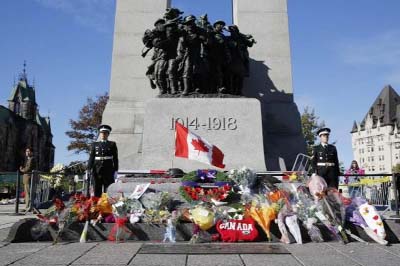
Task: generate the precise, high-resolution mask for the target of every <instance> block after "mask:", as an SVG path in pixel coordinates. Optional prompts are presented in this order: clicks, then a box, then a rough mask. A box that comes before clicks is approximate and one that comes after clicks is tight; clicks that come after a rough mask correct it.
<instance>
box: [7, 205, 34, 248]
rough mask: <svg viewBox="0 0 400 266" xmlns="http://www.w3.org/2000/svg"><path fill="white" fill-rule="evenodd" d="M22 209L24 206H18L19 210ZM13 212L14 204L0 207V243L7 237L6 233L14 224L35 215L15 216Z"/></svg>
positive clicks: (21, 214)
mask: <svg viewBox="0 0 400 266" xmlns="http://www.w3.org/2000/svg"><path fill="white" fill-rule="evenodd" d="M23 208H24V204H20V205H19V209H20V210H21V209H23ZM14 211H15V206H14V204H8V205H0V241H3V240H4V239H5V238H6V237H7V236H8V232H9V231H10V228H11V226H12V225H13V224H14V223H16V222H18V221H19V220H21V219H23V218H33V217H36V215H34V214H32V213H29V214H26V215H24V214H23V213H20V215H15V214H14Z"/></svg>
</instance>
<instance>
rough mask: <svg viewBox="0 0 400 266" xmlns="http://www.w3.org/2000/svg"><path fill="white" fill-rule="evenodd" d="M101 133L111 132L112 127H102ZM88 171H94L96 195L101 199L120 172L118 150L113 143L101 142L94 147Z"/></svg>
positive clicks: (97, 142)
mask: <svg viewBox="0 0 400 266" xmlns="http://www.w3.org/2000/svg"><path fill="white" fill-rule="evenodd" d="M98 129H99V132H108V134H109V133H110V132H111V127H110V126H108V125H101V126H100V127H99V128H98ZM88 170H89V171H92V174H93V181H94V195H95V196H96V197H100V196H101V194H102V192H103V187H104V192H107V188H108V186H109V185H111V184H112V183H114V173H116V172H117V171H118V150H117V145H116V143H115V142H113V141H109V140H100V141H96V142H94V143H93V145H92V149H91V151H90V157H89V161H88Z"/></svg>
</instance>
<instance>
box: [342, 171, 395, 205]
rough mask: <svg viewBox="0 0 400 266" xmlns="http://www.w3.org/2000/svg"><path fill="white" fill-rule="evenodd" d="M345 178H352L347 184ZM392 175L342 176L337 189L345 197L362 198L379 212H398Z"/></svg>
mask: <svg viewBox="0 0 400 266" xmlns="http://www.w3.org/2000/svg"><path fill="white" fill-rule="evenodd" d="M345 178H352V179H353V180H350V181H349V182H348V183H347V184H346V183H344V182H343V181H344V179H345ZM395 183H396V176H395V175H393V174H364V175H344V176H343V177H342V178H341V184H340V185H339V189H342V194H343V195H344V196H345V197H350V198H354V197H363V198H365V199H367V200H368V202H369V203H370V204H372V205H374V206H375V207H376V208H377V209H378V210H381V211H384V212H386V211H396V212H398V191H397V189H396V184H395Z"/></svg>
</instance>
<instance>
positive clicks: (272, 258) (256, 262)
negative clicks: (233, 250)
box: [240, 254, 301, 266]
mask: <svg viewBox="0 0 400 266" xmlns="http://www.w3.org/2000/svg"><path fill="white" fill-rule="evenodd" d="M240 256H241V257H242V259H243V261H244V263H245V265H250V266H265V265H268V266H278V265H282V266H295V265H296V266H297V265H301V264H300V263H299V262H298V261H297V260H296V259H295V258H294V257H293V256H292V255H281V254H252V255H246V254H242V255H240Z"/></svg>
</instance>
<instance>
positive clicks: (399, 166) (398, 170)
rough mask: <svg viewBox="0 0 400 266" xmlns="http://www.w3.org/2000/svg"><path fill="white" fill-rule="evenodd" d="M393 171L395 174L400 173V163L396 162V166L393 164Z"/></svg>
mask: <svg viewBox="0 0 400 266" xmlns="http://www.w3.org/2000/svg"><path fill="white" fill-rule="evenodd" d="M392 171H393V173H395V174H399V173H400V164H396V165H395V166H393V168H392Z"/></svg>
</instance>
